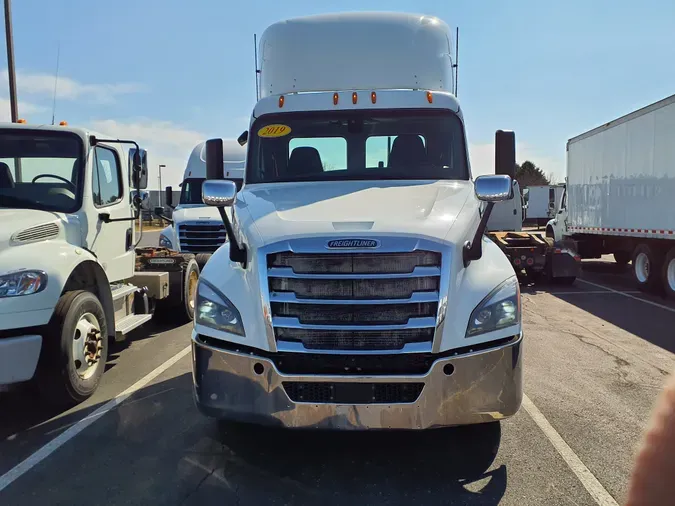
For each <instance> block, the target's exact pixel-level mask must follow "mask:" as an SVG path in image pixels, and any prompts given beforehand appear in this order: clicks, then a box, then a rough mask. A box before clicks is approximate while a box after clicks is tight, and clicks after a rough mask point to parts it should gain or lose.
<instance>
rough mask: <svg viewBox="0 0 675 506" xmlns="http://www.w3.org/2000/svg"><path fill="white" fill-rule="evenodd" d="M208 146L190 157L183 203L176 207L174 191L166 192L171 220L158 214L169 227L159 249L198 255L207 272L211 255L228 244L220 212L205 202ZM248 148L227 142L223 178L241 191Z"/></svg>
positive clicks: (197, 148)
mask: <svg viewBox="0 0 675 506" xmlns="http://www.w3.org/2000/svg"><path fill="white" fill-rule="evenodd" d="M205 145H206V143H205V142H200V143H199V144H197V145H196V146H195V147H194V148H193V149H192V152H191V153H190V157H189V158H188V161H187V165H186V167H185V172H184V174H183V181H182V182H181V184H180V187H181V191H180V199H179V201H178V204H177V205H176V206H175V207H174V205H173V188H172V187H171V186H167V187H166V190H165V199H164V202H165V204H166V205H167V206H168V207H170V208H172V209H173V212H172V214H171V218H167V217H166V216H164V209H163V208H162V207H157V208H156V209H155V214H156V215H158V216H160V217H161V218H162V219H164V220H165V221H168V222H169V225H168V226H167V227H166V228H164V230H162V231H161V232H160V234H159V246H162V247H165V248H169V249H172V250H175V251H180V252H182V253H194V254H195V258H196V260H197V264H198V265H199V268H200V269H201V268H203V267H204V265H205V264H206V262H207V261H208V259H209V258H210V257H211V254H212V253H213V252H214V251H216V250H217V249H218V248H219V247H220V245H221V244H223V243H224V242H225V241H226V240H227V235H226V233H225V227H224V226H223V220H222V219H221V218H220V215H219V214H218V211H217V210H216V209H214V208H212V207H208V206H206V205H204V202H202V183H203V182H204V181H205V180H206V158H205V156H206V155H205ZM245 158H246V148H244V146H243V145H241V144H240V143H239V142H237V141H236V140H232V139H223V174H224V177H225V178H226V179H229V180H230V181H234V182H235V183H236V184H237V189H240V188H241V186H242V184H243V181H244V160H245Z"/></svg>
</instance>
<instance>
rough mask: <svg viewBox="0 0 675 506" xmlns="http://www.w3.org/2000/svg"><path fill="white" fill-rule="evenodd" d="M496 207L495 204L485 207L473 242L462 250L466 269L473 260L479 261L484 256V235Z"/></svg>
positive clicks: (490, 203)
mask: <svg viewBox="0 0 675 506" xmlns="http://www.w3.org/2000/svg"><path fill="white" fill-rule="evenodd" d="M494 206H495V203H494V202H488V203H487V206H485V211H484V212H483V215H482V216H481V218H480V223H479V224H478V228H477V229H476V234H475V235H474V236H473V240H472V241H466V242H465V243H464V248H463V250H462V255H463V258H464V268H466V267H468V266H469V264H470V263H471V261H472V260H478V259H480V257H481V256H483V247H482V240H483V235H484V234H485V229H486V228H487V222H488V220H489V219H490V214H491V213H492V208H493V207H494Z"/></svg>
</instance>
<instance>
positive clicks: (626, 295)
mask: <svg viewBox="0 0 675 506" xmlns="http://www.w3.org/2000/svg"><path fill="white" fill-rule="evenodd" d="M577 281H581V282H582V283H586V284H588V285H592V286H595V287H597V288H604V289H605V290H609V291H610V292H614V293H618V294H619V295H623V296H624V297H630V298H631V299H635V300H639V301H640V302H644V303H645V304H651V305H652V306H656V307H660V308H661V309H665V310H666V311H670V312H671V313H675V308H672V307H668V306H664V305H663V304H659V303H658V302H652V301H651V300H647V299H643V298H642V297H636V296H635V295H631V294H630V293H628V292H622V291H619V290H615V289H614V288H610V287H608V286H604V285H600V284H598V283H593V282H592V281H586V280H585V279H581V278H577Z"/></svg>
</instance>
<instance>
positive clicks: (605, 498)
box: [523, 394, 619, 506]
mask: <svg viewBox="0 0 675 506" xmlns="http://www.w3.org/2000/svg"><path fill="white" fill-rule="evenodd" d="M523 407H524V408H525V411H527V413H528V414H529V415H530V417H532V420H534V423H536V424H537V425H538V426H539V428H540V429H541V430H542V432H543V433H544V434H545V435H546V437H547V438H548V440H549V441H550V442H551V444H552V445H553V447H554V448H555V449H556V450H557V451H558V453H559V454H560V456H561V457H562V458H563V460H564V461H565V462H566V463H567V466H568V467H569V468H570V469H571V470H572V472H573V473H574V474H576V475H577V478H579V481H580V482H581V484H582V485H583V486H584V488H585V489H586V490H588V493H589V494H591V496H592V497H593V499H595V502H596V503H597V504H599V505H600V506H619V503H617V502H616V500H615V499H614V498H613V497H612V496H611V495H610V493H609V492H607V490H606V489H605V487H603V486H602V484H601V483H600V482H599V481H598V479H597V478H596V477H595V475H594V474H593V473H592V472H591V470H590V469H588V468H587V467H586V465H585V464H584V463H583V462H582V461H581V459H580V458H579V457H578V456H577V454H576V453H574V450H572V448H570V446H569V445H568V444H567V443H566V442H565V440H564V439H563V438H562V436H561V435H560V434H558V431H556V430H555V429H554V428H553V426H552V425H551V424H550V423H549V421H548V420H547V419H546V417H545V416H544V415H543V414H542V413H541V411H539V409H538V408H537V406H535V405H534V403H533V402H532V401H531V400H530V398H529V397H528V396H527V395H525V394H523Z"/></svg>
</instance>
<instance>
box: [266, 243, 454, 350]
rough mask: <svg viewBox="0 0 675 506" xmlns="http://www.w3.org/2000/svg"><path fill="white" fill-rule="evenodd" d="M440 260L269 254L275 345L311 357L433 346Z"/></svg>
mask: <svg viewBox="0 0 675 506" xmlns="http://www.w3.org/2000/svg"><path fill="white" fill-rule="evenodd" d="M440 275H441V254H440V253H437V252H433V251H413V252H407V253H332V254H323V253H319V254H306V253H292V252H283V253H274V254H270V255H268V257H267V276H268V284H269V291H270V309H271V312H272V323H273V327H274V333H275V337H276V340H277V342H296V343H298V342H299V343H302V344H303V345H304V347H305V348H307V349H311V350H374V351H375V350H401V349H403V348H404V347H405V346H406V344H409V343H431V342H432V340H433V335H434V331H435V327H436V315H437V313H438V298H439V280H440Z"/></svg>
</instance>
